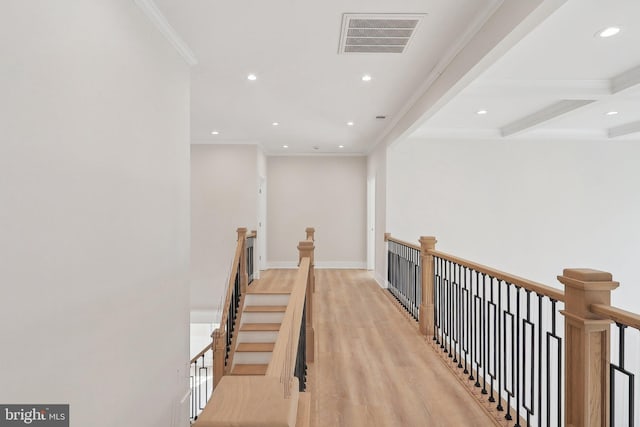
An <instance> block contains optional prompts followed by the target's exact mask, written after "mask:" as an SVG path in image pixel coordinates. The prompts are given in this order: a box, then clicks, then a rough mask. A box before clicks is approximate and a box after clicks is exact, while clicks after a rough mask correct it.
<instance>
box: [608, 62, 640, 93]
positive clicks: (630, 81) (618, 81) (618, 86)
mask: <svg viewBox="0 0 640 427" xmlns="http://www.w3.org/2000/svg"><path fill="white" fill-rule="evenodd" d="M639 84H640V65H638V66H637V67H635V68H632V69H630V70H627V71H625V72H624V73H622V74H619V75H617V76H615V77H614V78H612V79H611V92H613V93H618V92H621V91H623V90H625V89H629V88H630V87H633V86H637V85H639Z"/></svg>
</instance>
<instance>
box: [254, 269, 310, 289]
mask: <svg viewBox="0 0 640 427" xmlns="http://www.w3.org/2000/svg"><path fill="white" fill-rule="evenodd" d="M297 271H298V270H266V271H261V272H260V279H257V280H254V281H253V282H252V283H251V284H250V285H249V287H248V289H247V293H249V294H290V293H291V291H292V290H293V282H294V280H295V277H296V273H297Z"/></svg>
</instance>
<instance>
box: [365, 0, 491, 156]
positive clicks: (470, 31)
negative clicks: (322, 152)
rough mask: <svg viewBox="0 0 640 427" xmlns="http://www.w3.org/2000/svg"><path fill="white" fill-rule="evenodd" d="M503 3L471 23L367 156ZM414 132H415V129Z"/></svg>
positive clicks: (372, 146) (387, 135) (393, 119)
mask: <svg viewBox="0 0 640 427" xmlns="http://www.w3.org/2000/svg"><path fill="white" fill-rule="evenodd" d="M503 1H504V0H493V3H491V4H489V6H488V7H487V8H486V9H485V10H484V12H483V13H481V14H479V15H478V16H477V17H476V19H475V20H474V21H473V22H472V23H471V25H469V26H468V27H467V31H465V32H464V33H463V34H462V36H461V37H459V38H458V39H457V40H456V41H455V43H453V44H452V45H451V47H450V48H449V50H448V51H447V52H445V54H444V55H443V56H442V59H441V60H440V61H439V62H438V63H437V64H436V66H435V67H433V69H432V70H431V72H430V73H429V75H428V76H427V78H426V79H425V81H424V82H423V83H422V84H421V85H420V86H419V87H418V89H417V90H416V91H415V92H414V94H413V96H411V97H410V98H409V100H408V101H407V102H406V103H405V104H404V105H403V106H402V108H400V110H399V111H398V112H397V113H396V114H394V116H393V118H392V119H391V121H390V122H389V124H388V125H387V126H386V127H385V128H384V129H383V130H382V132H380V134H379V135H380V136H379V137H378V138H377V139H376V140H374V142H373V144H372V145H371V146H370V147H369V150H368V151H367V154H371V153H372V152H373V151H374V150H375V149H376V147H377V146H378V144H380V143H381V142H382V141H384V140H385V139H388V137H389V135H390V134H391V132H392V131H393V130H394V128H395V127H396V126H397V125H398V124H399V122H400V120H402V118H403V117H404V116H405V115H407V113H409V111H410V110H411V109H412V108H413V107H414V105H415V104H416V103H417V102H418V100H419V99H420V98H422V97H423V96H425V94H426V93H427V91H428V90H429V88H430V87H431V85H432V84H433V83H434V82H435V81H436V80H437V79H438V77H440V75H441V74H442V73H443V72H444V71H445V70H446V69H447V67H448V66H449V65H450V64H451V63H452V62H453V60H454V58H455V57H456V56H457V55H458V54H459V53H460V52H461V51H462V50H463V49H464V48H465V47H466V46H467V44H468V43H469V41H470V40H471V39H473V37H475V35H476V34H477V33H478V31H480V30H481V29H482V27H483V26H484V25H485V24H486V23H487V21H488V20H489V18H491V16H493V14H494V13H495V12H496V11H497V10H498V9H499V8H500V6H501V5H502V3H503ZM413 130H415V128H414V129H413ZM410 133H411V132H406V133H405V135H408V134H410Z"/></svg>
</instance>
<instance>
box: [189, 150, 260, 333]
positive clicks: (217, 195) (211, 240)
mask: <svg viewBox="0 0 640 427" xmlns="http://www.w3.org/2000/svg"><path fill="white" fill-rule="evenodd" d="M257 158H258V154H257V147H256V146H255V145H192V146H191V310H192V320H193V321H198V322H202V321H209V322H213V321H214V320H215V321H217V319H214V318H213V317H214V314H213V311H217V310H218V309H219V304H220V301H221V299H222V298H223V297H224V290H225V287H226V284H227V280H228V275H229V271H230V268H231V264H232V262H233V255H234V253H235V248H236V242H237V233H236V230H237V229H238V228H239V227H247V228H248V229H249V230H255V229H256V218H257V209H258V205H257V203H258V197H257V188H258V186H257V182H258V175H257V172H256V171H257V164H256V163H257ZM203 312H204V318H203ZM207 318H208V320H206V319H207Z"/></svg>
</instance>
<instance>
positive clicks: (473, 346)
mask: <svg viewBox="0 0 640 427" xmlns="http://www.w3.org/2000/svg"><path fill="white" fill-rule="evenodd" d="M474 272H475V270H473V269H472V268H470V269H469V281H470V282H471V295H469V299H470V300H471V321H470V322H469V323H470V325H471V327H470V329H471V352H470V353H471V359H470V360H471V363H469V365H471V369H470V370H469V380H470V381H473V380H474V379H475V377H476V375H474V368H473V364H474V362H476V357H478V356H477V354H478V348H477V345H476V344H477V338H478V328H477V325H476V320H477V319H476V311H477V308H476V298H477V295H476V291H475V290H474V286H473V285H474V281H473V273H474ZM477 285H478V284H477V283H476V286H477ZM475 372H476V374H478V371H477V363H476V370H475ZM477 384H478V383H477V382H476V387H477Z"/></svg>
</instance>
